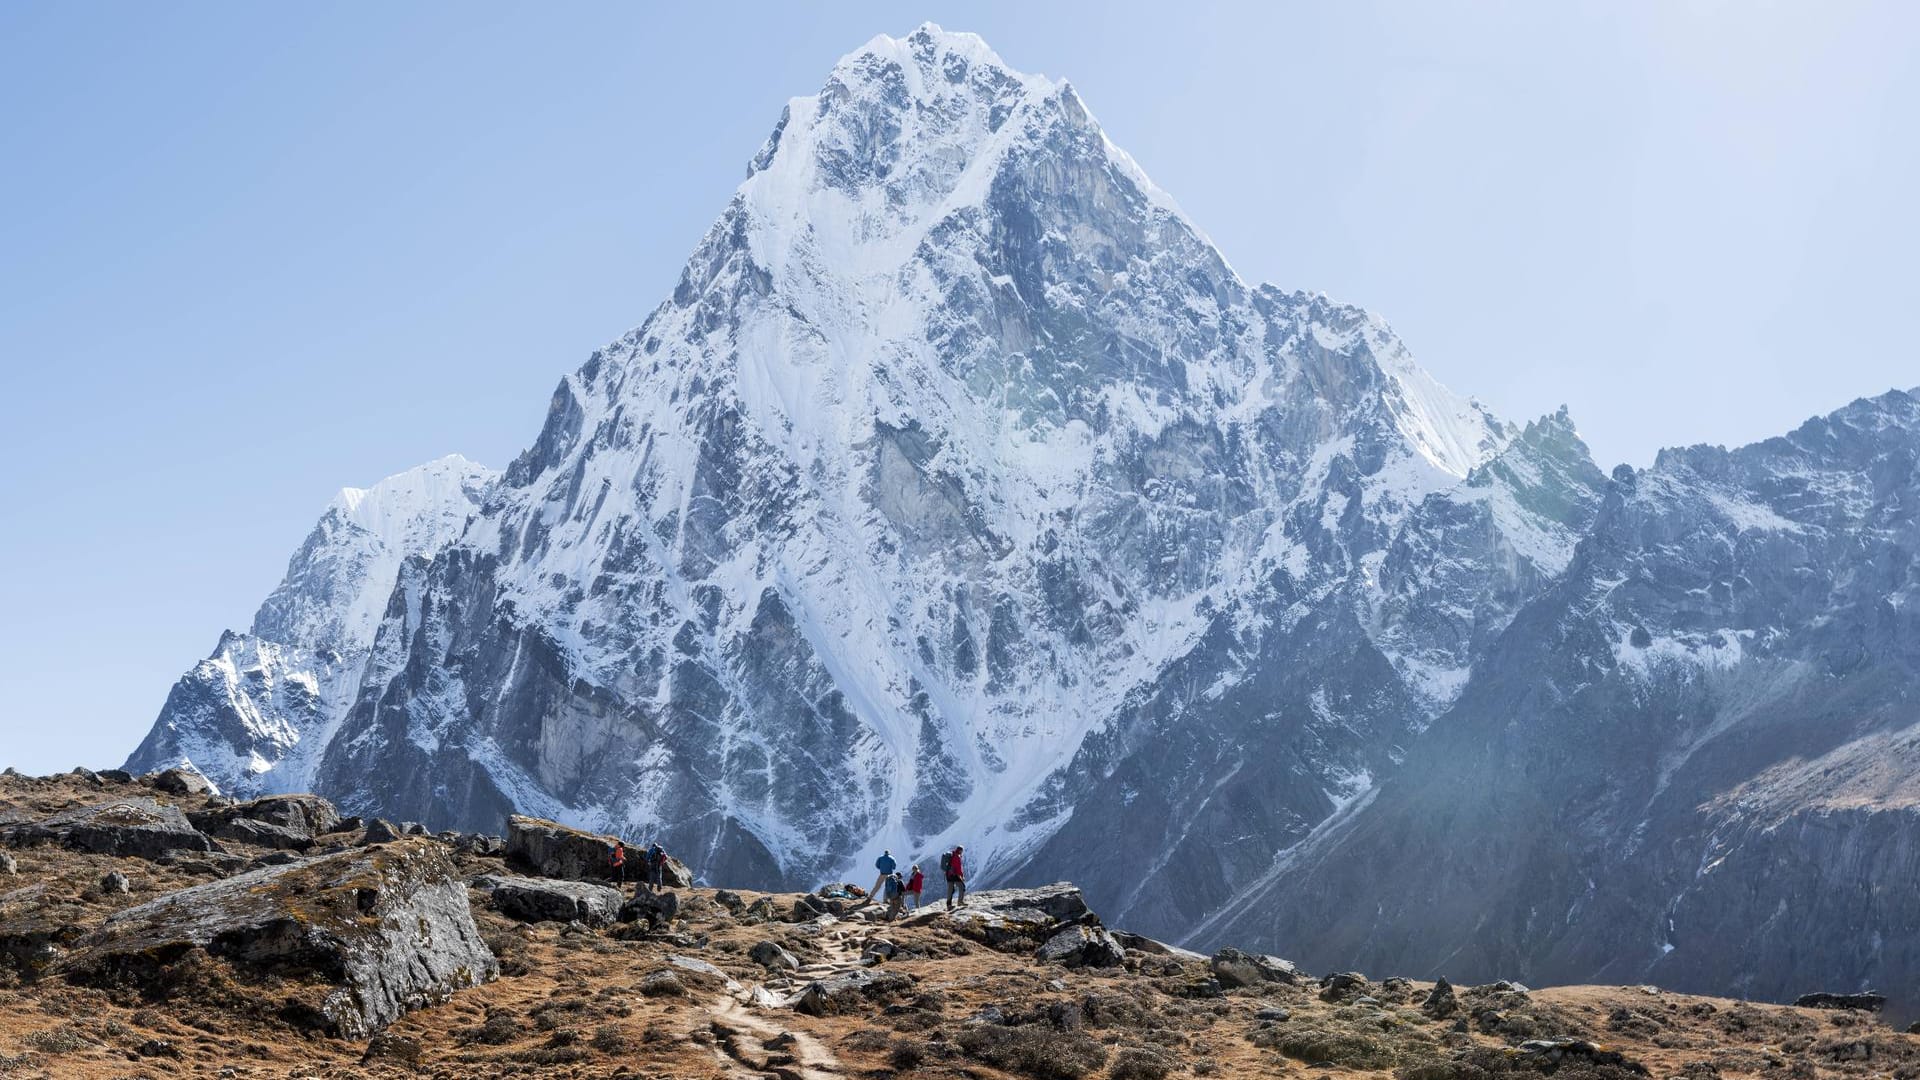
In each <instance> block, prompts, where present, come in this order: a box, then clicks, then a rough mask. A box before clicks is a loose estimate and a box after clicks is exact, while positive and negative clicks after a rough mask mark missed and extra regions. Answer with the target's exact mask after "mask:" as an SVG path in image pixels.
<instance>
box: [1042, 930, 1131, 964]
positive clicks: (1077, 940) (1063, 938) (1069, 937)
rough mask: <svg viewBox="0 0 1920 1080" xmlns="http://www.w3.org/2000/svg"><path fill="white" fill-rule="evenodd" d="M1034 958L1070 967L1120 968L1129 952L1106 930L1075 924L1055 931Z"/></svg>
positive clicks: (1046, 962)
mask: <svg viewBox="0 0 1920 1080" xmlns="http://www.w3.org/2000/svg"><path fill="white" fill-rule="evenodd" d="M1034 958H1035V959H1037V960H1039V961H1040V962H1041V963H1045V964H1064V965H1066V966H1067V967H1118V966H1119V965H1120V964H1122V963H1124V962H1125V961H1126V959H1127V951H1126V949H1124V948H1122V947H1121V945H1120V943H1119V942H1118V941H1115V940H1114V937H1113V935H1112V934H1110V933H1108V932H1107V931H1106V929H1105V928H1104V927H1101V926H1097V925H1095V926H1088V925H1085V924H1075V925H1072V926H1064V927H1061V928H1060V929H1059V930H1057V931H1055V932H1054V934H1053V936H1052V937H1049V938H1048V939H1047V940H1046V943H1045V944H1043V945H1041V946H1040V948H1039V949H1038V950H1036V951H1035V952H1034Z"/></svg>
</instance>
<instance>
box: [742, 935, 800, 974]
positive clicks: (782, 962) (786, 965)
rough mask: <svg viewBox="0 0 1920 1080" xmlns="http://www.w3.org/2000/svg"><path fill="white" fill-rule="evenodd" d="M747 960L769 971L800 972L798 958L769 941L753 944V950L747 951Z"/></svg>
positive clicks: (774, 942)
mask: <svg viewBox="0 0 1920 1080" xmlns="http://www.w3.org/2000/svg"><path fill="white" fill-rule="evenodd" d="M747 959H749V960H752V961H753V962H754V963H756V964H759V965H760V966H761V967H763V968H766V969H768V970H770V971H798V970H800V958H799V957H797V956H795V955H793V954H792V953H790V952H788V951H787V950H786V949H784V948H782V947H781V945H780V943H779V942H777V941H773V940H770V939H767V940H761V941H756V942H754V943H753V948H751V949H748V950H747Z"/></svg>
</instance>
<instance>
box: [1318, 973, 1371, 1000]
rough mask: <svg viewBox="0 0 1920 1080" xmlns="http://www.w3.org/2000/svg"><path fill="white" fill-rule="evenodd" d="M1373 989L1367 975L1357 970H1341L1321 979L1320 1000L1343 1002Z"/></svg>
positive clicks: (1361, 995)
mask: <svg viewBox="0 0 1920 1080" xmlns="http://www.w3.org/2000/svg"><path fill="white" fill-rule="evenodd" d="M1372 989H1373V984H1372V983H1370V982H1368V981H1367V977H1366V976H1365V975H1362V974H1360V973H1359V972H1357V971H1340V972H1335V973H1334V974H1332V975H1329V976H1327V977H1326V978H1324V979H1321V980H1320V1000H1321V1001H1332V1002H1343V1001H1351V1000H1353V999H1354V998H1357V997H1363V996H1365V995H1366V994H1367V992H1368V991H1370V990H1372Z"/></svg>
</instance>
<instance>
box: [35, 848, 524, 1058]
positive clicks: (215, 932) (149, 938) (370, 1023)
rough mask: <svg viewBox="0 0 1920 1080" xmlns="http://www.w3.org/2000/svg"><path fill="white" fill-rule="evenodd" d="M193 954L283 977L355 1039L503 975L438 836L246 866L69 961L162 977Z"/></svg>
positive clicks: (77, 970) (117, 928)
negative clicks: (287, 862) (242, 871)
mask: <svg viewBox="0 0 1920 1080" xmlns="http://www.w3.org/2000/svg"><path fill="white" fill-rule="evenodd" d="M195 950H205V952H206V953H208V954H211V955H213V956H217V957H221V958H223V959H225V960H227V961H229V962H231V963H233V964H234V965H235V966H236V967H240V968H243V969H247V970H249V971H252V972H254V973H257V974H272V975H275V976H279V977H281V978H284V979H285V980H286V981H287V984H288V986H289V987H292V988H294V989H293V991H292V992H293V993H294V994H295V995H296V998H297V1000H298V1003H299V1006H300V1008H299V1009H298V1010H296V1011H298V1012H299V1013H300V1014H301V1015H305V1016H307V1017H309V1018H310V1020H311V1022H313V1023H314V1025H315V1026H316V1027H320V1028H322V1029H324V1030H327V1031H329V1032H331V1033H333V1034H337V1035H342V1036H346V1037H353V1038H357V1037H363V1036H365V1035H367V1034H369V1033H371V1032H374V1031H378V1030H380V1029H382V1028H384V1027H386V1026H387V1025H388V1024H390V1023H392V1022H393V1021H394V1019H396V1018H397V1017H399V1016H400V1015H401V1014H402V1013H404V1012H406V1011H407V1010H409V1009H412V1008H417V1007H419V1006H422V1005H427V1004H431V1003H434V1002H438V1001H443V1000H445V999H446V998H447V997H448V996H449V995H451V994H452V993H453V992H454V991H456V990H459V989H463V988H465V987H470V986H477V985H479V984H480V983H482V982H484V981H486V980H488V979H491V978H492V977H493V976H494V975H495V974H497V973H498V970H499V966H498V964H497V962H496V961H495V960H494V957H493V953H492V952H491V951H489V950H488V949H487V946H486V944H485V943H484V942H482V941H481V939H480V932H479V929H478V928H477V927H475V925H474V922H473V912H472V910H471V909H470V908H469V907H468V903H467V890H466V888H465V886H464V885H462V884H461V882H460V881H459V880H458V879H457V878H456V877H455V876H454V873H453V867H452V865H451V864H450V863H449V862H448V861H447V857H446V854H445V852H444V851H443V850H442V849H441V847H440V845H438V844H436V843H433V842H432V841H426V840H403V841H398V842H396V843H393V844H389V845H386V846H383V847H380V848H372V849H356V850H351V851H346V852H342V853H340V854H337V855H331V856H326V857H322V858H318V859H310V860H306V861H303V862H300V863H296V864H292V865H288V866H280V867H272V868H269V869H265V870H256V871H252V872H250V873H246V874H241V875H238V876H236V877H232V878H228V879H226V880H223V881H216V882H210V883H208V884H206V885H198V886H195V887H193V888H190V889H183V890H181V891H179V892H175V893H169V894H167V895H166V896H163V897H160V898H159V899H157V900H153V901H150V902H148V903H145V904H141V905H139V906H137V907H132V908H128V909H127V910H125V911H122V912H119V913H118V914H115V915H113V916H111V917H109V918H108V919H107V921H106V923H105V924H103V925H102V926H101V927H100V928H99V929H98V930H96V931H94V932H93V933H91V934H89V935H87V936H86V937H85V938H83V939H82V940H81V941H79V942H78V943H77V944H76V946H75V950H74V952H73V954H72V955H71V956H70V957H69V958H68V959H67V960H66V961H65V962H64V964H63V965H62V966H63V968H64V969H65V970H66V971H67V972H68V973H69V974H70V976H71V977H73V978H74V979H76V980H77V981H82V982H92V983H100V984H120V983H128V984H132V985H134V986H141V987H144V986H152V985H158V984H162V983H163V982H164V979H165V978H166V975H167V969H169V968H170V967H171V966H172V965H173V964H175V963H177V962H178V961H180V960H181V959H183V958H184V957H186V956H187V955H189V954H191V953H193V952H194V951H195Z"/></svg>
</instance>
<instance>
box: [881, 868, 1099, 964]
mask: <svg viewBox="0 0 1920 1080" xmlns="http://www.w3.org/2000/svg"><path fill="white" fill-rule="evenodd" d="M927 906H928V907H929V908H930V909H931V910H930V911H929V912H927V913H926V914H923V915H916V916H914V917H913V918H912V919H909V920H908V924H909V925H919V924H923V923H928V922H935V921H942V920H944V921H945V922H946V923H947V924H948V925H950V926H952V928H953V929H954V930H955V932H957V933H959V934H961V935H962V936H964V937H968V938H972V939H973V940H975V941H978V942H980V943H982V944H984V945H989V946H992V947H993V948H996V949H1015V950H1022V951H1024V950H1029V949H1033V948H1035V947H1036V946H1038V945H1040V944H1041V943H1043V942H1045V941H1047V940H1048V939H1049V938H1051V937H1053V936H1054V933H1055V931H1056V930H1057V929H1058V928H1059V926H1060V925H1061V924H1062V923H1066V922H1075V921H1078V920H1080V919H1083V918H1085V917H1086V916H1087V915H1088V914H1090V912H1089V911H1088V910H1087V902H1086V900H1085V898H1084V897H1082V896H1081V895H1080V889H1079V887H1078V886H1075V885H1070V884H1068V883H1066V882H1058V883H1056V884H1053V885H1043V886H1041V887H1039V888H1036V889H995V890H992V891H990V892H979V893H974V894H973V895H971V896H969V897H967V902H966V904H964V905H962V906H960V907H957V908H954V909H953V910H952V911H948V910H946V904H945V902H944V901H940V902H935V903H930V904H928V905H927Z"/></svg>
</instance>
